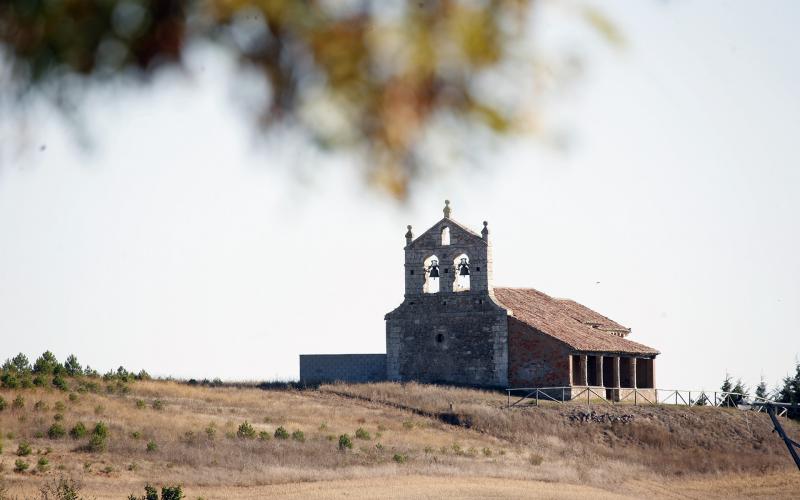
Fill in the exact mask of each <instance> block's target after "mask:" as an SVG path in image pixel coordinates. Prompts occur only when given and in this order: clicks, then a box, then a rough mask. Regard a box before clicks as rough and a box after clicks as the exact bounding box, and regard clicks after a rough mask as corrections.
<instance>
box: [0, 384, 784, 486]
mask: <svg viewBox="0 0 800 500" xmlns="http://www.w3.org/2000/svg"><path fill="white" fill-rule="evenodd" d="M112 388H113V386H112ZM18 394H21V395H22V396H23V397H24V398H25V400H26V405H25V407H24V408H23V409H12V408H11V405H10V403H11V401H12V400H13V399H14V398H15V397H16V396H17V395H18ZM0 396H2V397H3V398H4V399H5V400H6V401H7V402H8V403H9V407H8V408H6V409H5V410H4V411H2V412H0V433H1V434H0V435H2V444H3V449H2V453H0V464H1V465H2V470H1V471H0V478H2V481H4V482H5V484H6V485H7V487H8V488H9V491H10V494H11V495H13V496H19V497H28V498H29V497H30V496H33V495H34V494H35V492H36V491H37V490H38V488H39V486H40V485H41V484H42V483H43V482H45V481H47V480H51V479H53V478H55V477H58V476H61V475H64V476H70V477H73V478H75V479H77V480H79V481H81V482H82V483H83V485H84V491H85V492H88V493H89V494H90V496H93V497H97V498H125V497H127V495H128V494H129V493H137V494H141V493H142V491H143V486H144V484H145V483H148V482H149V483H153V484H159V485H164V484H182V485H184V488H185V490H186V492H187V494H188V495H189V496H188V498H197V497H199V496H202V497H204V498H262V497H264V496H281V497H289V498H292V497H295V498H296V497H300V496H321V497H323V498H327V497H333V496H338V493H337V492H339V493H341V494H342V495H348V496H353V495H357V496H356V498H368V497H376V496H383V497H386V496H391V495H394V497H395V498H429V497H433V496H436V497H441V496H443V495H449V496H456V497H469V496H470V495H472V496H473V497H482V498H486V497H490V496H492V495H493V494H494V493H492V492H497V494H498V495H499V496H502V497H504V498H505V497H511V498H514V497H517V498H522V497H547V498H556V497H558V498H575V497H578V496H584V497H585V496H588V495H589V494H591V495H592V496H596V497H598V498H611V497H613V495H614V494H619V495H632V496H638V495H640V494H641V492H643V491H651V492H655V493H657V494H658V495H660V496H668V495H667V493H669V492H670V490H669V484H670V482H671V481H673V480H674V479H675V478H676V477H677V476H679V475H680V476H691V477H690V478H689V479H688V481H689V482H688V483H687V484H695V483H696V491H698V492H704V491H705V492H706V493H708V491H710V490H713V489H714V486H713V484H715V483H713V481H717V480H721V479H720V478H723V479H724V478H727V477H728V475H729V474H730V473H733V472H737V473H741V472H742V471H744V475H742V476H740V477H752V478H762V477H770V478H773V477H774V478H776V479H774V480H770V481H771V482H769V484H770V485H771V486H770V487H772V488H773V489H775V491H789V490H788V489H786V488H787V486H786V485H785V484H784V483H783V482H782V481H783V480H782V479H780V478H782V477H784V476H785V475H790V474H792V472H791V470H790V469H789V468H788V466H789V465H790V462H789V459H788V456H787V455H786V452H785V450H781V448H780V446H782V444H781V443H780V442H779V441H777V440H776V438H775V437H774V436H771V435H769V429H768V425H767V423H766V422H765V421H764V420H763V419H761V418H758V416H755V415H749V417H748V419H749V420H747V422H745V421H744V420H742V418H744V417H743V415H742V414H741V412H736V411H720V410H711V409H699V410H692V412H687V411H685V410H684V411H676V410H675V409H660V408H650V409H646V408H638V409H632V408H627V407H625V408H618V409H616V410H614V411H625V412H633V413H636V420H635V424H632V425H629V426H616V427H614V426H605V425H601V424H575V423H570V422H569V420H568V418H566V416H565V415H566V413H565V412H568V411H571V410H569V409H564V408H538V409H520V410H512V411H508V410H505V409H502V405H503V403H504V401H505V399H504V396H503V395H502V394H498V393H492V392H483V391H475V390H468V389H450V388H442V387H435V386H424V385H418V384H405V385H399V384H368V385H351V386H347V385H336V386H323V387H321V388H320V389H319V390H303V391H299V390H268V391H265V390H260V389H257V388H248V387H219V388H210V387H194V386H189V385H186V384H181V383H177V382H163V381H144V382H135V383H132V384H130V385H129V389H128V391H127V392H125V393H120V392H119V391H117V390H115V391H114V392H105V387H103V392H102V393H91V392H88V393H84V394H79V395H77V400H75V401H73V400H71V399H70V398H69V397H68V394H67V393H64V392H61V391H57V390H53V389H27V390H19V391H9V390H0ZM139 400H141V401H143V402H144V408H139V407H138V406H137V401H139ZM156 400H159V401H163V403H164V406H163V409H161V410H157V409H154V408H153V403H154V402H155V401H156ZM37 401H42V405H43V407H44V408H39V409H38V410H37V409H34V405H35V403H36V402H37ZM450 402H452V403H453V407H454V413H456V414H458V415H459V418H461V419H468V420H469V422H471V428H466V427H462V426H454V425H450V424H448V423H445V422H443V421H442V420H440V419H439V418H437V415H438V414H439V413H441V412H443V411H445V412H447V411H449V404H450ZM58 404H60V405H63V409H61V410H57V409H56V406H57V405H58ZM609 411H611V410H609ZM56 414H61V415H63V420H62V421H61V423H62V424H63V426H64V427H65V428H66V429H69V428H70V427H72V426H73V425H74V424H75V423H76V422H78V421H81V422H83V423H85V424H86V426H87V427H89V428H91V427H92V426H93V425H94V423H95V422H98V421H103V422H105V423H106V424H107V425H108V427H109V438H108V447H107V450H106V451H104V452H100V453H90V452H87V451H83V450H82V448H84V447H85V444H86V442H87V440H88V438H83V439H81V440H73V439H71V438H70V437H64V438H60V439H49V438H47V429H48V427H49V426H50V425H51V424H52V423H53V422H54V418H55V416H56ZM712 416H713V417H714V418H710V417H712ZM244 421H248V422H250V423H251V424H252V425H253V426H254V427H255V429H256V431H257V432H261V431H264V432H266V433H268V435H269V436H272V434H273V433H274V431H275V429H276V428H277V427H278V426H283V427H284V428H285V429H287V430H288V431H289V432H290V433H291V432H293V431H294V430H302V431H303V432H304V434H305V438H306V439H305V441H304V442H299V441H294V440H292V439H289V440H278V439H274V438H272V439H269V440H266V441H262V440H259V439H254V440H250V439H240V438H238V437H236V430H237V427H238V426H239V424H241V423H242V422H244ZM209 428H211V429H214V432H213V436H212V437H209V435H208V434H207V432H206V431H207V429H209ZM358 428H363V429H364V430H366V431H367V432H368V433H369V434H370V439H369V440H366V439H355V438H354V439H353V443H354V447H353V450H351V451H348V452H341V451H340V450H339V449H338V446H337V441H338V436H339V435H340V434H344V433H347V434H349V435H350V436H354V434H355V432H356V429H358ZM665 429H666V430H665ZM792 431H793V432H794V431H796V427H792ZM133 433H137V434H136V435H134V434H133ZM37 436H38V437H37ZM720 439H723V440H724V439H733V441H732V443H733V444H732V445H730V446H727V445H726V446H722V447H719V446H718V445H717V444H716V443H718V442H719V440H720ZM23 441H27V442H30V444H31V446H32V448H33V454H32V455H31V456H29V457H22V459H23V460H26V461H28V462H29V463H30V466H31V468H30V469H29V471H27V472H25V473H16V472H14V471H13V468H14V462H15V460H16V459H18V458H19V457H17V455H16V450H17V447H18V445H19V444H20V443H21V442H23ZM150 441H152V442H154V443H156V445H157V449H156V450H155V451H150V452H148V451H147V443H148V442H150ZM745 444H746V445H747V446H749V448H748V449H746V450H742V449H740V448H741V447H742V446H744V445H745ZM737 447H739V448H737ZM395 455H400V456H402V457H403V458H405V459H406V460H405V461H404V462H403V463H398V462H397V461H395ZM41 456H45V457H46V458H47V460H48V461H49V468H48V470H47V471H43V472H41V471H36V470H35V469H36V467H35V465H36V461H37V459H38V458H39V457H41ZM659 461H660V463H659ZM701 462H703V463H704V464H705V465H702V466H698V465H697V464H700V463H701ZM679 464H683V465H679ZM692 464H695V465H692ZM689 468H693V470H691V471H689V470H687V469H689ZM698 472H704V473H705V475H699V476H698V475H697V474H698ZM767 472H768V473H770V474H772V475H765V473H767ZM709 481H710V483H709ZM681 482H682V483H686V482H687V479H686V478H685V477H684V478H682V480H681ZM706 483H708V484H712V486H710V487H706V486H704V485H705V484H706ZM390 485H395V486H390ZM381 488H383V489H381ZM704 488H705V489H704ZM709 488H710V489H709ZM370 492H371V493H370ZM437 492H438V493H437ZM612 492H613V494H612ZM381 493H382V494H381ZM426 495H429V496H426ZM778 496H780V495H778Z"/></svg>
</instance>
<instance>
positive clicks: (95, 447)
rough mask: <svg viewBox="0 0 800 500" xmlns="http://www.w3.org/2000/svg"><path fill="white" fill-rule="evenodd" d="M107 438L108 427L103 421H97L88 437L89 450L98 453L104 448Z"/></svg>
mask: <svg viewBox="0 0 800 500" xmlns="http://www.w3.org/2000/svg"><path fill="white" fill-rule="evenodd" d="M107 438H108V427H107V426H106V424H104V423H103V422H97V423H96V424H95V426H94V429H92V437H91V438H90V439H89V444H88V448H89V451H93V452H95V453H99V452H101V451H105V450H106V446H107V445H106V439H107Z"/></svg>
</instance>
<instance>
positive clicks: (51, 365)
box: [33, 351, 61, 375]
mask: <svg viewBox="0 0 800 500" xmlns="http://www.w3.org/2000/svg"><path fill="white" fill-rule="evenodd" d="M60 366H61V364H60V363H59V362H58V359H56V356H55V355H54V354H53V353H52V352H50V351H45V352H44V353H43V354H42V355H41V356H39V357H38V358H37V359H36V362H35V363H34V364H33V371H34V373H41V374H49V375H52V374H53V373H55V372H56V370H57V369H58V368H59V367H60Z"/></svg>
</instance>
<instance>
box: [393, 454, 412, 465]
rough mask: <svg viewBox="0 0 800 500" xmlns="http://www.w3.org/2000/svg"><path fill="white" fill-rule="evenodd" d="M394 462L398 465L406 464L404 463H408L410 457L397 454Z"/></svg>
mask: <svg viewBox="0 0 800 500" xmlns="http://www.w3.org/2000/svg"><path fill="white" fill-rule="evenodd" d="M392 460H394V461H395V462H397V463H398V464H404V463H406V461H408V455H402V454H400V453H395V454H394V456H393V457H392Z"/></svg>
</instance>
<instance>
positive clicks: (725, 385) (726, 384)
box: [719, 372, 733, 406]
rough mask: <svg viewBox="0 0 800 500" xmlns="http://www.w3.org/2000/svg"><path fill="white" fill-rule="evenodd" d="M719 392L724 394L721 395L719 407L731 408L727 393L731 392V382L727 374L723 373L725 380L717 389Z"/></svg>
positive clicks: (731, 403) (731, 402) (731, 404)
mask: <svg viewBox="0 0 800 500" xmlns="http://www.w3.org/2000/svg"><path fill="white" fill-rule="evenodd" d="M719 390H720V391H722V392H723V393H724V394H722V401H721V402H720V406H733V401H732V399H731V396H730V394H728V393H729V392H732V391H733V382H732V379H731V375H730V374H729V373H727V372H725V380H723V381H722V385H721V386H720V387H719Z"/></svg>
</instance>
